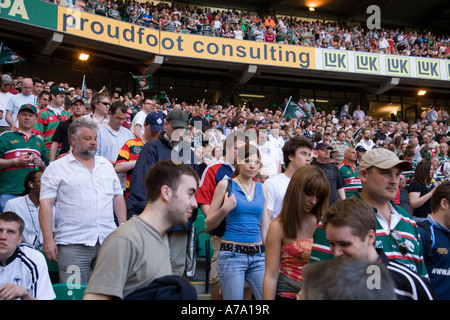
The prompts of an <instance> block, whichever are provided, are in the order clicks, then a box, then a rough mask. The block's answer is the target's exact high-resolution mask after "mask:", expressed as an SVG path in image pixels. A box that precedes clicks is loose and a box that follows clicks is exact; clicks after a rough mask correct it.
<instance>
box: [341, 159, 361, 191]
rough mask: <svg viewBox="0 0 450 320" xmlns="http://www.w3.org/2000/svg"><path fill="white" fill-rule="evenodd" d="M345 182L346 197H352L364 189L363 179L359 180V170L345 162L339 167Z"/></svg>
mask: <svg viewBox="0 0 450 320" xmlns="http://www.w3.org/2000/svg"><path fill="white" fill-rule="evenodd" d="M338 169H339V171H341V173H342V175H343V176H344V180H345V187H344V190H345V197H346V198H348V197H351V196H352V194H353V193H354V192H356V191H357V190H358V189H361V188H362V185H361V179H360V178H359V173H358V168H357V167H356V165H355V164H349V163H347V162H346V161H345V160H344V161H342V162H341V163H340V164H339V165H338Z"/></svg>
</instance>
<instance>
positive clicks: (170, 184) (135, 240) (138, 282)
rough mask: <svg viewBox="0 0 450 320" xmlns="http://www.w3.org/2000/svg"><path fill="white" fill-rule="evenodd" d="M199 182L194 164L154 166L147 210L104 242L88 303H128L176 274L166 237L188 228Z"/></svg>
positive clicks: (148, 180) (147, 178)
mask: <svg viewBox="0 0 450 320" xmlns="http://www.w3.org/2000/svg"><path fill="white" fill-rule="evenodd" d="M198 180H199V179H198V176H197V173H196V172H195V171H194V170H193V169H192V168H191V167H190V166H188V165H185V164H178V165H177V164H175V163H173V162H172V160H165V161H160V162H158V163H156V164H155V165H154V166H152V168H151V169H150V170H149V172H148V173H147V174H146V176H145V188H146V192H147V203H146V206H145V208H144V210H143V211H142V213H141V214H139V215H138V216H134V217H132V218H131V219H130V220H128V221H127V222H126V223H124V224H123V225H121V226H119V227H118V228H117V229H116V230H115V231H113V232H112V233H111V234H110V235H109V236H108V237H107V238H106V240H105V241H104V242H103V244H102V246H101V247H100V251H99V254H98V257H97V262H96V266H95V269H94V271H93V273H92V275H91V277H90V279H89V283H88V286H87V288H86V291H85V295H84V299H85V300H101V299H106V300H109V299H117V298H119V299H123V298H125V297H126V296H128V295H129V294H130V293H133V292H134V291H136V290H138V289H141V288H144V287H146V286H147V285H148V284H150V283H151V282H152V281H153V280H155V279H157V278H160V277H163V276H166V275H171V274H172V267H171V264H170V257H169V250H168V248H167V246H166V245H165V242H164V238H163V235H164V233H165V232H166V230H168V229H169V228H170V227H172V226H174V225H184V224H186V223H187V221H188V219H189V218H190V217H191V215H192V213H193V211H194V209H195V208H197V202H196V200H195V195H196V192H197V185H198ZM111 279H114V280H113V281H112V280H111Z"/></svg>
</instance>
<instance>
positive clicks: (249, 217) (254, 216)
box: [222, 181, 265, 243]
mask: <svg viewBox="0 0 450 320" xmlns="http://www.w3.org/2000/svg"><path fill="white" fill-rule="evenodd" d="M255 188H256V189H255V195H254V197H253V200H252V201H248V200H247V197H246V195H245V193H244V191H243V190H242V189H241V187H240V186H239V185H238V184H237V183H236V182H235V181H233V183H232V185H231V193H233V194H234V196H235V197H236V203H237V205H236V208H234V209H233V210H231V211H230V212H228V214H227V216H226V228H225V232H224V234H223V236H222V239H223V240H227V241H234V242H242V243H252V242H260V241H262V238H261V224H260V221H261V215H262V213H263V211H264V202H265V197H264V192H263V188H262V184H261V183H259V182H255Z"/></svg>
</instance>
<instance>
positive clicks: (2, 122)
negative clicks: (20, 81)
mask: <svg viewBox="0 0 450 320" xmlns="http://www.w3.org/2000/svg"><path fill="white" fill-rule="evenodd" d="M12 95H13V94H12V93H11V92H6V93H4V92H0V110H2V111H3V118H2V119H0V127H9V124H8V122H6V105H7V104H8V100H9V98H10V97H11V96H12Z"/></svg>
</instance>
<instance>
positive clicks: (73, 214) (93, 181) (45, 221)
mask: <svg viewBox="0 0 450 320" xmlns="http://www.w3.org/2000/svg"><path fill="white" fill-rule="evenodd" d="M97 130H98V125H97V123H96V122H95V121H94V120H92V119H89V118H86V117H82V118H79V119H76V120H74V121H73V122H72V124H71V125H70V126H69V129H68V136H69V140H70V144H71V147H72V148H71V152H70V153H69V154H68V155H66V156H64V157H62V158H60V159H58V160H56V161H54V162H52V163H51V165H50V166H49V167H48V168H47V169H46V171H45V172H44V174H43V175H42V178H41V195H40V208H39V222H40V225H41V229H42V234H43V239H44V246H43V249H44V253H45V255H46V257H47V258H48V259H49V260H51V261H56V260H57V261H58V266H59V278H60V279H59V280H60V282H66V281H67V280H68V279H69V277H74V276H76V277H77V279H76V280H77V282H81V283H87V282H88V279H89V274H90V271H91V269H92V267H93V265H94V263H95V258H96V256H97V252H98V249H99V247H100V245H101V244H102V242H103V241H104V239H105V238H106V237H107V236H108V235H109V234H110V233H111V232H112V231H113V230H115V229H116V227H117V223H118V224H121V223H123V222H125V221H126V206H125V200H124V197H123V190H122V187H121V185H120V182H119V179H118V177H117V174H116V172H115V171H114V167H113V165H112V164H111V162H109V161H108V160H107V159H105V158H104V157H102V156H96V155H95V154H96V151H97V141H96V138H97ZM47 170H48V171H47ZM53 205H55V206H56V208H55V218H54V220H55V223H54V224H53V213H52V207H53ZM114 214H115V215H116V218H117V223H116V222H115V221H114Z"/></svg>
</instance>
